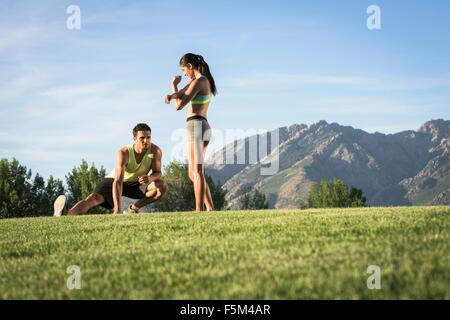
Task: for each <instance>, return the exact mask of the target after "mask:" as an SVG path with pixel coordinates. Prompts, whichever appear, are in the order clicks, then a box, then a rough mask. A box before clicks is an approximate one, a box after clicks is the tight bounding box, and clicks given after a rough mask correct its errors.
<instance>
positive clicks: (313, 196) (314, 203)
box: [308, 182, 322, 208]
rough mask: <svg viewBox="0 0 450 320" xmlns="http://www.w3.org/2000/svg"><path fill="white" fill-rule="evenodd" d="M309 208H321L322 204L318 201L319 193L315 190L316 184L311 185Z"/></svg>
mask: <svg viewBox="0 0 450 320" xmlns="http://www.w3.org/2000/svg"><path fill="white" fill-rule="evenodd" d="M308 202H309V206H310V207H311V208H320V207H322V202H321V200H320V196H319V191H318V190H317V183H315V182H314V183H313V184H312V185H311V189H310V190H309V201H308Z"/></svg>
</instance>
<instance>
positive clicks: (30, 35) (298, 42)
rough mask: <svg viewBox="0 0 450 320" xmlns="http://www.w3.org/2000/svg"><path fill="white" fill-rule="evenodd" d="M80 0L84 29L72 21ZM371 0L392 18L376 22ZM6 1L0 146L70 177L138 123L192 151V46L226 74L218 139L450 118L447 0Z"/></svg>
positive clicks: (214, 107) (1, 17)
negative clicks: (187, 75) (188, 90)
mask: <svg viewBox="0 0 450 320" xmlns="http://www.w3.org/2000/svg"><path fill="white" fill-rule="evenodd" d="M71 4H75V5H78V6H79V7H80V9H81V29H80V30H68V29H67V27H66V20H67V18H68V17H69V14H67V13H66V9H67V7H68V6H69V5H71ZM371 4H375V5H378V6H379V7H380V8H381V24H382V28H381V30H372V31H371V30H368V29H367V27H366V20H367V18H368V16H369V15H368V14H367V13H366V9H367V7H368V6H369V5H371ZM0 6H1V10H0V68H1V69H0V70H1V72H0V158H9V159H11V158H12V157H16V158H17V159H18V160H19V161H20V162H21V163H23V164H25V165H26V166H27V167H28V168H31V169H32V170H33V173H36V172H39V173H40V174H42V175H44V176H48V175H49V174H53V175H55V176H57V177H60V178H63V177H64V175H65V174H66V173H67V172H69V171H70V170H71V168H72V167H73V166H75V165H78V164H79V163H80V161H81V159H82V158H84V159H86V160H87V161H88V162H95V164H96V165H104V166H105V167H106V169H107V170H110V169H111V168H112V167H113V164H114V153H115V150H116V149H117V148H119V147H120V146H122V145H125V144H127V143H130V141H131V132H130V131H131V129H132V127H133V126H134V125H135V124H136V123H137V122H147V123H149V124H150V126H151V127H152V129H153V139H154V142H155V143H156V144H158V145H159V146H160V147H162V149H163V152H164V163H167V162H168V161H170V160H171V159H173V158H180V157H182V155H183V152H182V150H181V149H180V148H177V147H179V146H181V145H182V144H180V141H179V140H176V138H177V137H178V138H179V137H180V135H182V134H183V128H184V118H185V112H186V111H185V110H183V111H181V112H175V111H174V107H173V105H172V106H170V107H169V106H167V105H165V104H164V103H163V96H164V95H165V94H166V93H169V91H170V83H171V78H172V76H173V75H175V74H179V68H178V61H179V58H180V57H181V56H182V55H183V54H184V53H186V52H195V53H199V54H202V55H203V56H204V58H205V60H206V61H207V62H208V63H209V65H210V67H211V71H212V73H213V75H214V77H215V80H216V83H217V86H218V90H219V95H218V96H217V97H215V98H214V100H213V102H212V104H211V107H210V112H209V114H208V118H209V121H210V123H211V126H212V127H213V128H215V129H216V130H217V134H216V137H217V136H220V134H222V136H226V130H230V129H241V130H248V129H255V130H258V129H267V130H271V129H275V128H277V127H282V126H287V125H291V124H294V123H305V124H308V125H310V124H312V123H314V122H317V121H319V120H326V121H328V122H337V123H339V124H342V125H349V126H353V127H355V128H361V129H363V130H366V131H368V132H375V131H378V132H382V133H395V132H399V131H402V130H408V129H413V130H415V129H418V127H419V126H420V125H421V124H423V123H424V122H425V121H427V120H430V119H436V118H444V119H447V120H448V119H449V117H448V114H449V110H450V90H449V89H450V41H449V35H450V19H449V14H450V2H448V1H430V2H427V1H400V0H397V1H364V0H359V1H351V0H346V1H331V0H330V1H239V2H237V1H235V2H234V1H233V2H231V1H186V2H182V1H75V0H74V1H56V0H55V1H4V0H1V1H0ZM184 81H185V80H184ZM219 140H220V139H217V141H215V142H214V143H213V145H212V146H211V150H210V151H209V152H210V153H211V152H212V151H213V150H214V149H217V148H219V147H220V146H222V144H223V142H224V141H219Z"/></svg>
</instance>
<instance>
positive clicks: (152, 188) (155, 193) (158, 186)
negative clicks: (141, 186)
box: [132, 179, 169, 210]
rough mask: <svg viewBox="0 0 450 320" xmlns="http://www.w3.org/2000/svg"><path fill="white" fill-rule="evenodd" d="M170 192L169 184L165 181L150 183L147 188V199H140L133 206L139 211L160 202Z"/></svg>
mask: <svg viewBox="0 0 450 320" xmlns="http://www.w3.org/2000/svg"><path fill="white" fill-rule="evenodd" d="M168 190H169V187H168V185H167V182H165V181H163V180H161V179H160V180H156V181H154V182H152V183H150V184H149V185H148V187H147V190H146V193H145V198H142V199H139V200H138V201H136V202H135V203H134V204H133V206H132V207H133V209H137V210H139V209H140V208H142V207H145V206H146V205H148V204H150V203H152V202H155V201H158V200H160V199H161V198H162V197H163V196H164V195H165V194H166V193H167V191H168Z"/></svg>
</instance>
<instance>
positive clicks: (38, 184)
mask: <svg viewBox="0 0 450 320" xmlns="http://www.w3.org/2000/svg"><path fill="white" fill-rule="evenodd" d="M61 193H64V186H63V183H62V181H61V180H58V179H54V178H53V177H52V176H50V177H49V179H48V180H47V184H46V183H45V181H44V178H43V177H41V176H40V175H39V174H36V176H35V177H34V179H32V173H31V170H27V168H26V167H25V166H22V165H20V163H19V161H17V160H16V159H13V160H12V161H11V162H9V161H8V160H7V159H2V160H1V161H0V218H9V217H27V216H28V217H30V216H39V215H50V214H51V213H52V204H53V201H54V200H55V198H56V197H57V196H58V195H59V194H61Z"/></svg>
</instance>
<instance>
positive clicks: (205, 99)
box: [191, 94, 211, 104]
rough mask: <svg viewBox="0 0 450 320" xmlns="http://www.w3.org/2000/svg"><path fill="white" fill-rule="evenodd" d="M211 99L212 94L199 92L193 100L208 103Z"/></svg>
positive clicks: (193, 101)
mask: <svg viewBox="0 0 450 320" xmlns="http://www.w3.org/2000/svg"><path fill="white" fill-rule="evenodd" d="M210 101H211V94H203V95H202V94H198V95H196V96H195V98H194V99H192V100H191V103H193V104H207V103H209V102H210Z"/></svg>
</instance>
